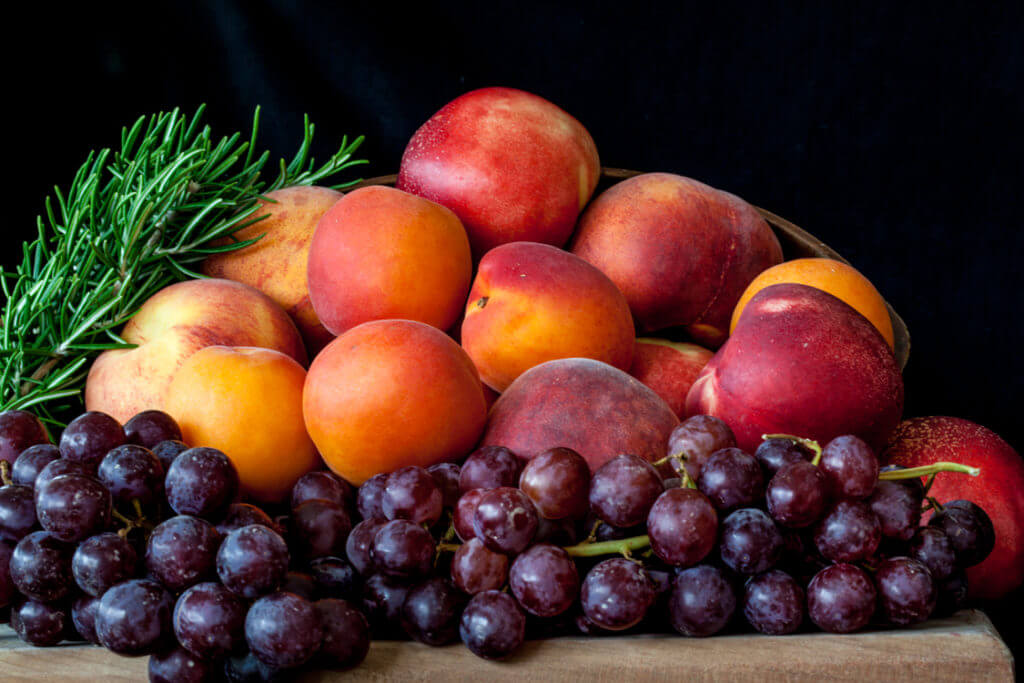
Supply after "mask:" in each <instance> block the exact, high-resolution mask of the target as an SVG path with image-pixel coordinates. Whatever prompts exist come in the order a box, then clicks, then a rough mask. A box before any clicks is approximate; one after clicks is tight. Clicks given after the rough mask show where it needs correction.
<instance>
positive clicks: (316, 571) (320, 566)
mask: <svg viewBox="0 0 1024 683" xmlns="http://www.w3.org/2000/svg"><path fill="white" fill-rule="evenodd" d="M309 572H310V574H312V576H313V581H314V583H315V585H316V588H317V595H318V596H319V597H321V598H337V599H341V600H355V599H357V598H358V597H359V592H360V590H361V589H362V587H363V581H362V579H361V578H360V576H359V572H357V571H356V570H355V567H353V566H352V565H351V564H350V563H349V561H348V560H345V559H342V558H340V557H318V558H317V559H315V560H313V561H312V562H310V563H309Z"/></svg>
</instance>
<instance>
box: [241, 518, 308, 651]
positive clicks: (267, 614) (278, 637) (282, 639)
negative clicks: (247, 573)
mask: <svg viewBox="0 0 1024 683" xmlns="http://www.w3.org/2000/svg"><path fill="white" fill-rule="evenodd" d="M240 531H241V530H240ZM236 533H237V532H236ZM245 639H246V642H248V643H249V649H250V650H252V653H253V654H254V655H256V657H257V658H258V659H259V660H260V661H261V662H263V663H264V664H267V665H268V666H272V667H275V668H279V669H290V668H294V667H297V666H301V665H302V664H305V663H306V662H307V661H309V660H310V659H311V658H312V657H313V655H314V654H316V652H317V650H318V649H320V645H321V642H322V641H323V627H322V626H321V625H320V617H319V615H318V614H317V610H316V608H315V607H314V606H313V604H312V603H310V602H309V601H308V600H304V599H302V598H300V597H299V596H298V595H295V594H293V593H272V594H270V595H266V596H264V597H262V598H260V599H259V600H257V601H256V602H254V603H253V604H252V607H250V608H249V613H248V614H247V615H246V617H245Z"/></svg>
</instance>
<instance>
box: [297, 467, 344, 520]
mask: <svg viewBox="0 0 1024 683" xmlns="http://www.w3.org/2000/svg"><path fill="white" fill-rule="evenodd" d="M355 496H356V494H355V491H354V490H353V489H352V485H351V484H349V483H348V482H347V481H345V480H344V479H342V478H341V477H339V476H338V475H336V474H334V473H333V472H307V473H306V474H304V475H302V476H301V477H299V480H298V481H297V482H295V486H293V487H292V505H291V507H292V509H293V510H294V509H295V508H297V507H298V506H300V505H302V504H303V503H305V502H306V501H307V500H315V499H320V500H329V501H331V502H332V503H336V504H337V505H340V506H341V507H343V508H345V510H346V511H347V510H349V509H350V506H351V505H352V503H353V501H354V500H355Z"/></svg>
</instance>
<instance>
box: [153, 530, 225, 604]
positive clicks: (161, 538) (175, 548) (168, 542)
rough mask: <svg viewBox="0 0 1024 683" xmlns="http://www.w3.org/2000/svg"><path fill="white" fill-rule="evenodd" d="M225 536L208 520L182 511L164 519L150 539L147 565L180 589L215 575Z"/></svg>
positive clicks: (163, 580) (165, 582)
mask: <svg viewBox="0 0 1024 683" xmlns="http://www.w3.org/2000/svg"><path fill="white" fill-rule="evenodd" d="M220 543H221V537H220V534H218V533H217V530H216V529H214V528H213V525H212V524H210V523H209V522H207V521H206V520H203V519H199V518H198V517H191V516H189V515H178V516H177V517H171V518H170V519H168V520H167V521H165V522H161V523H160V524H159V525H157V527H156V528H155V529H153V533H152V534H150V536H149V541H148V542H147V543H146V568H147V569H148V570H149V573H150V574H151V575H152V576H153V577H154V578H156V579H157V580H159V581H160V583H162V584H163V585H164V586H166V587H167V588H168V589H169V590H171V591H173V592H175V593H177V592H180V591H183V590H185V589H186V588H188V587H189V586H192V585H194V584H197V583H199V582H201V581H207V580H210V579H212V578H213V575H214V568H215V567H216V563H217V557H218V553H217V549H218V547H219V546H220Z"/></svg>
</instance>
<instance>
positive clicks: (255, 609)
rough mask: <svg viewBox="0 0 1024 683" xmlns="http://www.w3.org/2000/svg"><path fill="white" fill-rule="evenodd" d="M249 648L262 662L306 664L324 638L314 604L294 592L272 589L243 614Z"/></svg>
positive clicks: (289, 665)
mask: <svg viewBox="0 0 1024 683" xmlns="http://www.w3.org/2000/svg"><path fill="white" fill-rule="evenodd" d="M245 639H246V642H248V643H249V649H250V650H252V653H253V654H254V655H256V657H257V659H259V660H260V661H261V662H263V663H264V664H267V665H268V666H272V667H276V668H279V669H290V668H293V667H296V666H301V665H302V664H305V663H306V662H307V661H309V659H310V658H311V657H312V656H313V655H314V654H316V651H317V650H318V649H319V648H320V643H321V641H322V640H323V628H322V627H321V625H320V617H319V615H318V614H317V610H316V608H315V607H314V606H313V604H312V603H311V602H309V601H308V600H304V599H302V598H300V597H299V596H298V595H295V594H293V593H272V594H270V595H266V596H264V597H262V598H260V599H259V600H257V601H256V602H254V603H253V604H252V607H250V608H249V613H248V614H247V615H246V617H245Z"/></svg>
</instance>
